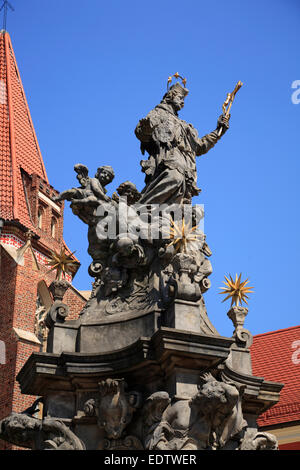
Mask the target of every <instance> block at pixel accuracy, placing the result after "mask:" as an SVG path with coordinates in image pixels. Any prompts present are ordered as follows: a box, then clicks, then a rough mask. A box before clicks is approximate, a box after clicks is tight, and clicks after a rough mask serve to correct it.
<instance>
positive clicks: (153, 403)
mask: <svg viewBox="0 0 300 470" xmlns="http://www.w3.org/2000/svg"><path fill="white" fill-rule="evenodd" d="M241 395H242V390H239V389H238V387H237V386H236V385H235V384H234V383H231V384H229V383H224V382H222V381H219V380H216V379H215V378H214V377H213V376H212V375H211V374H210V373H206V374H204V375H203V376H202V377H201V385H200V386H199V391H198V393H197V394H196V395H194V396H193V397H192V398H191V399H190V400H178V401H176V402H175V403H170V399H169V396H168V394H166V393H165V392H156V393H154V394H153V395H151V396H150V397H149V398H148V400H147V401H146V404H145V405H144V415H145V417H144V432H145V431H146V432H145V447H146V448H148V449H150V450H153V449H155V450H204V449H218V448H223V447H224V445H225V444H226V443H227V442H228V441H229V440H230V439H231V438H233V437H235V436H237V435H239V433H240V432H241V431H242V430H243V429H244V428H245V427H246V426H247V422H246V421H245V420H244V418H243V413H242V409H241Z"/></svg>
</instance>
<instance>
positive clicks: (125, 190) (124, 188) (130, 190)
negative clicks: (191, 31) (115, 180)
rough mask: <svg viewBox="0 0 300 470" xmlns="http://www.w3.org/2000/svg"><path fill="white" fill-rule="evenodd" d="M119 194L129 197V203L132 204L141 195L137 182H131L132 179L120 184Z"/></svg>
mask: <svg viewBox="0 0 300 470" xmlns="http://www.w3.org/2000/svg"><path fill="white" fill-rule="evenodd" d="M117 191H118V194H119V196H121V197H126V198H127V204H128V205H129V206H130V205H131V204H134V203H136V202H137V201H138V200H139V199H140V197H141V195H140V193H139V192H138V190H137V189H136V186H135V184H133V183H131V181H125V182H124V183H122V184H120V186H119V187H118V188H117Z"/></svg>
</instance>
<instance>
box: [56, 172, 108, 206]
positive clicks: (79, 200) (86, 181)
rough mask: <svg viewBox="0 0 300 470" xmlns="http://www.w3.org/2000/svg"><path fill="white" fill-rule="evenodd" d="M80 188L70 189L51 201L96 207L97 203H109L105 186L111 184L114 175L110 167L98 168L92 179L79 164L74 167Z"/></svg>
mask: <svg viewBox="0 0 300 470" xmlns="http://www.w3.org/2000/svg"><path fill="white" fill-rule="evenodd" d="M74 171H75V172H76V173H77V177H76V178H77V179H78V181H79V183H80V184H81V187H80V188H71V189H67V190H66V191H63V192H62V193H60V194H59V195H58V196H56V197H53V201H55V202H58V201H62V200H67V201H71V202H72V204H81V205H98V204H99V201H106V202H109V201H110V198H109V197H108V196H106V189H105V186H106V185H108V184H109V183H111V182H112V180H113V179H114V176H115V173H114V170H113V168H112V167H111V166H100V167H99V168H98V169H97V172H96V174H95V177H94V178H90V177H89V176H88V172H89V170H88V168H87V167H86V166H85V165H82V164H81V163H79V164H77V165H75V166H74Z"/></svg>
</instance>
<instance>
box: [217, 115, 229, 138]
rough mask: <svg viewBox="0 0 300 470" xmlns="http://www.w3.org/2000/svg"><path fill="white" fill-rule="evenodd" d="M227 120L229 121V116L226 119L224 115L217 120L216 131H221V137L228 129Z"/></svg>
mask: <svg viewBox="0 0 300 470" xmlns="http://www.w3.org/2000/svg"><path fill="white" fill-rule="evenodd" d="M229 119H230V114H229V116H228V117H226V116H225V114H221V116H220V117H219V119H218V123H217V131H219V130H220V129H222V133H221V136H222V135H223V134H225V132H227V131H228V129H229Z"/></svg>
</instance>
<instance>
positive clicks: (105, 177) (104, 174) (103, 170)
mask: <svg viewBox="0 0 300 470" xmlns="http://www.w3.org/2000/svg"><path fill="white" fill-rule="evenodd" d="M114 177H115V172H114V170H113V168H112V167H111V166H109V165H104V166H100V167H99V168H98V169H97V173H96V174H95V178H98V180H99V181H100V183H101V184H102V186H106V185H107V184H109V183H111V182H112V180H113V179H114Z"/></svg>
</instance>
